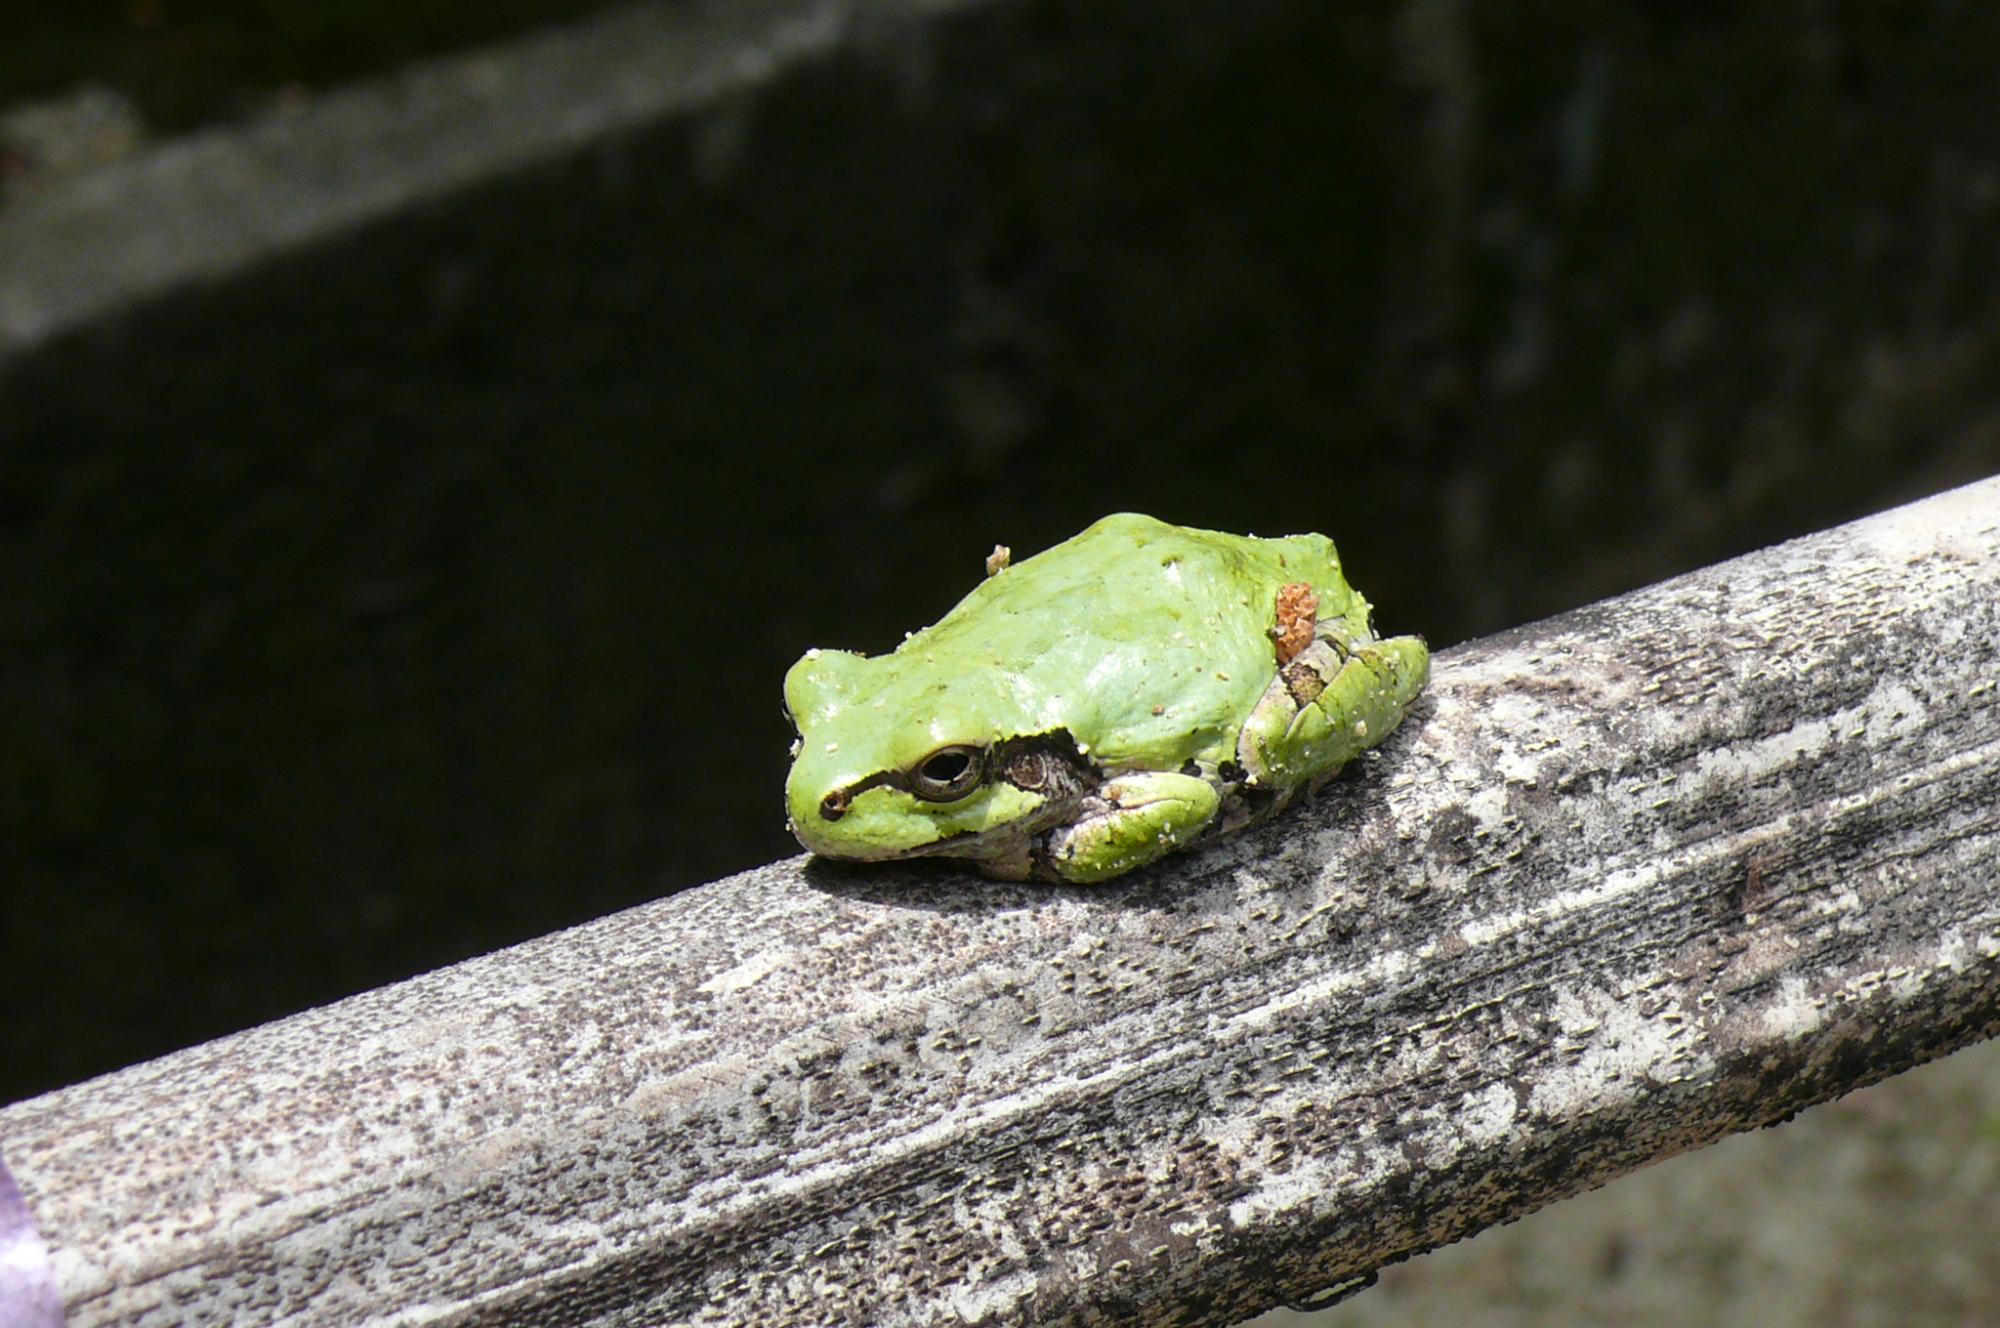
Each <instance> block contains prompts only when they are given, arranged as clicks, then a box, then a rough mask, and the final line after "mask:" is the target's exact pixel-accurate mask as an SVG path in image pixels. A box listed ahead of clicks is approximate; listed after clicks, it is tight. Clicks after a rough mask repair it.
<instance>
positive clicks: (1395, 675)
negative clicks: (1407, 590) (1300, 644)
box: [1236, 622, 1430, 792]
mask: <svg viewBox="0 0 2000 1328" xmlns="http://www.w3.org/2000/svg"><path fill="white" fill-rule="evenodd" d="M1429 677H1430V652H1429V650H1427V649H1426V648H1425V646H1424V641H1423V638H1422V637H1420V636H1397V637H1391V638H1390V639H1388V640H1386V641H1375V640H1364V641H1358V642H1350V641H1349V640H1348V639H1347V636H1346V634H1345V633H1344V632H1343V631H1342V629H1341V627H1340V625H1339V624H1338V623H1337V622H1336V623H1321V624H1320V625H1319V628H1318V630H1317V632H1316V633H1315V635H1314V638H1313V642H1312V644H1311V645H1309V646H1307V647H1306V648H1305V649H1304V650H1303V651H1301V652H1300V653H1299V654H1298V656H1297V657H1296V658H1294V659H1293V660H1292V661H1291V662H1290V663H1288V664H1285V665H1284V666H1283V667H1281V668H1280V669H1279V670H1278V676H1277V677H1276V678H1274V679H1272V680H1271V685H1270V687H1269V688H1268V689H1266V690H1265V692H1264V695H1263V698H1262V699H1261V700H1259V701H1258V702H1257V706H1256V708H1255V709H1254V710H1252V711H1251V713H1250V719H1249V722H1247V723H1246V724H1245V725H1244V726H1243V733H1242V735H1241V737H1240V738H1239V739H1238V741H1237V745H1236V750H1237V760H1239V761H1240V762H1242V764H1243V768H1244V769H1245V770H1246V771H1248V772H1249V775H1250V782H1251V784H1252V785H1255V786H1261V787H1264V788H1270V789H1274V790H1278V791H1280V792H1289V791H1290V790H1292V789H1295V788H1297V787H1299V786H1300V785H1302V784H1311V783H1313V782H1314V781H1316V780H1320V779H1323V778H1325V777H1326V776H1328V775H1331V774H1332V773H1333V772H1334V771H1336V770H1338V769H1340V767H1341V766H1343V765H1346V764H1347V763H1348V762H1349V761H1351V760H1353V759H1354V758H1355V757H1356V756H1359V755H1360V754H1361V753H1362V752H1363V751H1365V750H1367V749H1368V748H1370V747H1373V746H1374V745H1375V744H1376V743H1378V742H1380V741H1382V739H1383V738H1385V737H1387V736H1388V735H1389V731H1390V730H1391V729H1393V728H1395V727H1396V725H1397V724H1398V723H1399V722H1400V721H1401V720H1402V718H1403V712H1404V711H1405V710H1407V709H1409V706H1410V703H1411V702H1412V701H1414V700H1416V698H1417V694H1418V693H1419V692H1421V691H1423V689H1424V683H1425V681H1426V680H1427V679H1428V678H1429Z"/></svg>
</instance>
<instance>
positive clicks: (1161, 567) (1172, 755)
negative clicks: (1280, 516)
mask: <svg viewBox="0 0 2000 1328" xmlns="http://www.w3.org/2000/svg"><path fill="white" fill-rule="evenodd" d="M1295 582H1307V583H1310V584H1311V585H1312V586H1313V587H1314V588H1315V589H1316V590H1317V591H1318V592H1319V594H1320V595H1321V597H1322V601H1323V604H1322V610H1321V611H1322V613H1323V614H1324V613H1326V612H1329V611H1331V612H1334V613H1339V612H1344V611H1345V608H1346V605H1347V602H1348V596H1349V592H1348V590H1347V586H1346V583H1345V582H1344V581H1343V580H1342V579H1341V576H1340V565H1339V561H1338V558H1337V556H1336V554H1335V553H1334V549H1333V544H1332V541H1330V540H1328V539H1327V538H1326V537H1325V536H1323V535H1294V536H1287V537H1284V538H1278V539H1259V538H1257V537H1254V536H1246V535H1231V534H1226V533H1223V532H1219V531H1206V530H1193V529H1188V528H1185V527H1181V526H1174V525H1169V524H1167V523H1166V522H1163V521H1157V520H1154V519H1153V518H1151V517H1147V516H1141V515H1137V514H1134V513H1121V514H1118V515H1115V516H1108V517H1105V518H1104V519H1103V520H1101V521H1098V522H1097V523H1095V524H1094V525H1092V526H1090V527H1089V528H1088V529H1087V530H1085V531H1083V532H1082V533H1081V534H1079V535H1077V536H1075V537H1074V538H1072V539H1069V540H1066V541H1064V542H1063V543H1061V544H1058V545H1056V546H1055V547H1053V548H1051V549H1049V550H1047V551H1045V552H1043V553H1041V554H1039V555H1037V556H1036V557H1034V558H1032V559H1029V560H1027V561H1025V562H1023V563H1022V564H1021V565H1020V566H1019V567H1015V568H1011V569H1008V570H1006V571H1003V572H1001V573H999V574H997V575H995V576H992V577H989V578H988V579H987V580H986V581H985V582H983V583H982V584H981V585H980V586H979V587H978V588H976V589H975V590H973V592H972V593H971V594H969V595H967V596H966V597H965V599H964V600H962V601H960V603H959V604H958V606H957V607H956V608H954V609H953V610H952V611H951V612H950V613H949V614H947V615H945V617H944V618H942V619H940V620H939V621H938V623H937V624H936V625H935V626H933V627H930V628H928V629H926V630H925V631H923V632H919V633H917V634H916V635H915V636H913V637H912V638H911V639H910V640H909V641H908V642H906V643H905V644H904V646H903V648H902V649H901V650H900V651H898V652H897V653H898V654H909V653H911V652H919V653H921V652H923V651H925V650H929V649H943V650H947V651H949V652H950V654H951V655H952V656H953V657H954V658H957V659H960V660H962V661H971V662H972V667H973V668H974V669H975V670H977V671H980V672H982V673H984V674H985V675H986V676H985V677H984V678H983V679H981V680H979V681H977V682H975V681H973V680H972V679H966V680H965V681H966V683H967V684H969V687H968V690H971V691H976V692H985V693H988V694H990V695H991V697H992V700H991V701H990V702H988V704H990V705H992V706H993V707H995V708H996V709H1000V708H1005V709H1009V710H1011V711H1012V713H1011V714H1008V715H1006V716H999V715H996V723H997V724H999V725H1000V726H1002V727H1005V726H1008V725H1018V726H1022V727H1023V728H1025V729H1027V730H1030V731H1032V730H1034V729H1036V728H1057V727H1067V728H1069V729H1070V730H1071V731H1072V732H1073V733H1091V734H1095V735H1097V737H1096V740H1095V743H1094V747H1095V752H1096V754H1097V755H1098V756H1099V757H1100V759H1104V760H1106V761H1110V762H1114V763H1115V762H1117V761H1119V760H1126V759H1129V760H1133V761H1137V762H1142V763H1145V764H1148V765H1158V764H1164V763H1175V762H1179V761H1183V760H1186V759H1189V758H1191V757H1201V758H1204V759H1210V760H1222V759H1227V757H1228V755H1229V753H1230V752H1231V751H1232V750H1233V744H1234V742H1235V735H1236V730H1237V726H1238V725H1239V724H1240V722H1241V717H1242V716H1243V715H1244V714H1245V713H1247V712H1248V710H1249V708H1250V707H1251V706H1252V705H1253V704H1254V703H1255V701H1256V699H1257V697H1258V696H1260V695H1261V694H1262V693H1263V690H1264V688H1265V686H1266V685H1267V684H1268V683H1269V681H1270V679H1271V676H1272V673H1273V670H1274V669H1275V667H1276V661H1275V656H1274V654H1273V650H1272V644H1271V638H1270V635H1269V629H1270V627H1271V625H1272V622H1273V612H1274V610H1273V605H1274V600H1275V596H1276V592H1277V588H1278V587H1279V586H1282V585H1285V584H1288V583H1295ZM954 690H957V689H954Z"/></svg>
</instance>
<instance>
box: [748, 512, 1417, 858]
mask: <svg viewBox="0 0 2000 1328" xmlns="http://www.w3.org/2000/svg"><path fill="white" fill-rule="evenodd" d="M988 566H989V569H991V574H990V575H989V576H988V577H987V578H986V580H985V581H983V582H981V583H980V585H979V586H978V588H976V589H975V590H973V591H972V593H971V594H969V595H967V596H966V597H965V598H964V599H963V600H961V601H960V602H959V604H958V606H957V607H956V608H954V609H952V611H951V612H950V613H947V614H946V615H945V616H944V617H943V618H941V619H940V620H939V621H938V622H937V623H936V624H935V625H933V626H931V627H927V628H925V629H924V630H922V631H920V632H917V633H915V634H913V635H911V636H910V637H909V638H907V639H906V640H905V641H904V642H903V644H902V645H901V646H900V647H898V648H897V649H896V650H895V651H894V652H893V653H891V654H887V655H879V656H874V657H867V656H863V655H858V654H854V653H851V652H849V651H844V650H809V651H807V652H806V654H805V657H804V658H803V659H801V660H799V662H798V663H796V664H794V665H793V666H792V668H791V671H790V672H789V673H788V674H787V675H786V677H785V706H786V709H787V710H788V711H789V712H790V714H791V718H792V722H793V723H794V725H796V727H797V728H798V732H799V741H798V743H797V744H796V745H795V746H794V747H793V749H792V753H793V760H792V769H791V774H790V776H789V778H788V779H787V780H786V788H785V799H786V807H787V811H788V813H789V816H790V820H791V826H792V831H793V833H794V834H796V835H797V836H798V838H799V842H800V843H802V844H804V845H805V846H806V847H807V848H808V849H810V850H812V851H813V852H814V853H818V854H822V855H824V856H826V857H830V858H852V859H864V860H882V859H892V858H914V857H952V858H969V859H971V860H972V861H973V862H975V863H976V864H977V865H978V867H979V868H980V869H981V870H982V871H984V872H985V873H986V874H987V875H989V876H996V877H1001V878H1005V879H1008V880H1025V879H1028V878H1030V877H1036V878H1041V879H1044V880H1053V881H1075V882H1092V881H1103V880H1108V879H1110V878H1111V877H1114V876H1117V875H1119V874H1121V873H1123V872H1126V871H1130V870H1131V869H1132V868H1134V867H1138V866H1142V865H1144V864H1146V863H1148V862H1152V861H1153V860H1154V859H1156V858H1158V857H1160V856H1161V855H1162V854H1164V853H1167V852H1169V851H1171V850H1173V849H1177V848H1181V847H1184V846H1186V845H1188V844H1192V843H1194V842H1196V841H1198V840H1201V839H1204V838H1207V837H1210V836H1213V835H1218V834H1228V833H1231V832H1233V831H1236V830H1239V829H1241V828H1242V827H1243V826H1245V825H1248V824H1250V823H1251V822H1253V821H1256V820H1259V819H1261V818H1262V817H1264V816H1267V815H1269V814H1271V813H1273V812H1275V811H1277V810H1278V809H1280V808H1281V807H1283V806H1284V805H1285V804H1286V803H1287V802H1289V801H1290V800H1291V798H1292V796H1293V795H1294V794H1296V793H1297V792H1298V791H1299V790H1300V789H1302V788H1309V787H1316V786H1317V785H1318V784H1320V783H1321V782H1323V781H1325V780H1326V779H1327V778H1328V777H1329V776H1331V775H1332V774H1333V773H1334V772H1335V771H1336V770H1338V769H1339V768H1340V767H1341V766H1342V765H1344V764H1346V763H1347V762H1348V761H1349V760H1351V759H1353V758H1354V757H1355V756H1357V755H1358V754H1360V753H1361V752H1362V751H1363V750H1365V749H1366V748H1369V747H1372V746H1374V745H1375V744H1376V743H1378V742H1380V741H1382V739H1383V738H1385V737H1387V736H1388V734H1389V732H1390V731H1391V730H1392V729H1394V728H1395V727H1396V724H1397V722H1398V721H1400V720H1401V719H1402V717H1403V715H1404V713H1405V712H1406V711H1407V710H1408V709H1409V707H1410V704H1411V702H1412V701H1414V700H1415V699H1416V697H1417V694H1418V693H1419V692H1420V691H1422V690H1423V687H1424V683H1425V681H1426V680H1427V679H1428V677H1429V673H1430V655H1429V652H1428V651H1427V650H1426V649H1425V647H1424V642H1423V639H1422V638H1421V637H1415V636H1398V637H1391V638H1389V639H1387V640H1382V639H1378V638H1377V637H1376V636H1375V635H1374V633H1373V631H1372V630H1371V629H1370V625H1369V606H1368V601H1367V600H1365V599H1363V598H1362V597H1361V596H1360V595H1359V594H1358V593H1356V592H1355V591H1354V589H1353V588H1352V587H1350V586H1349V585H1348V584H1347V581H1346V580H1345V578H1343V577H1342V576H1341V573H1340V559H1339V556H1338V555H1337V554H1336V553H1335V552H1334V548H1333V542H1332V541H1331V540H1329V539H1327V538H1326V537H1325V536H1324V535H1292V536H1288V537H1286V538H1282V539H1258V538H1255V537H1252V536H1244V535H1227V534H1222V533H1220V532H1217V531H1209V530H1192V529H1187V528H1185V527H1181V526H1172V525H1168V524H1167V523H1165V522H1163V521H1156V520H1154V519H1153V518H1151V517H1146V516H1138V515H1135V514H1131V513H1126V514H1121V515H1117V516H1108V517H1105V518H1104V519H1103V520H1101V521H1099V522H1097V523H1096V524H1095V525H1093V526H1091V527H1090V528H1089V529H1087V530H1085V531H1084V532H1083V533H1082V534H1080V535H1077V536H1075V537H1073V538H1071V539H1068V540H1065V541H1064V542H1063V543H1061V544H1058V545H1056V546H1055V547H1053V548H1051V549H1048V550H1045V551H1044V552H1042V553H1040V554H1037V555H1036V556H1034V557H1032V558H1028V559H1025V560H1024V561H1022V562H1020V563H1018V564H1015V565H1012V566H1009V565H1007V558H1006V557H1005V556H1003V555H1002V553H1001V551H1000V550H997V549H996V550H995V557H994V558H993V559H991V560H989V563H988Z"/></svg>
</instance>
